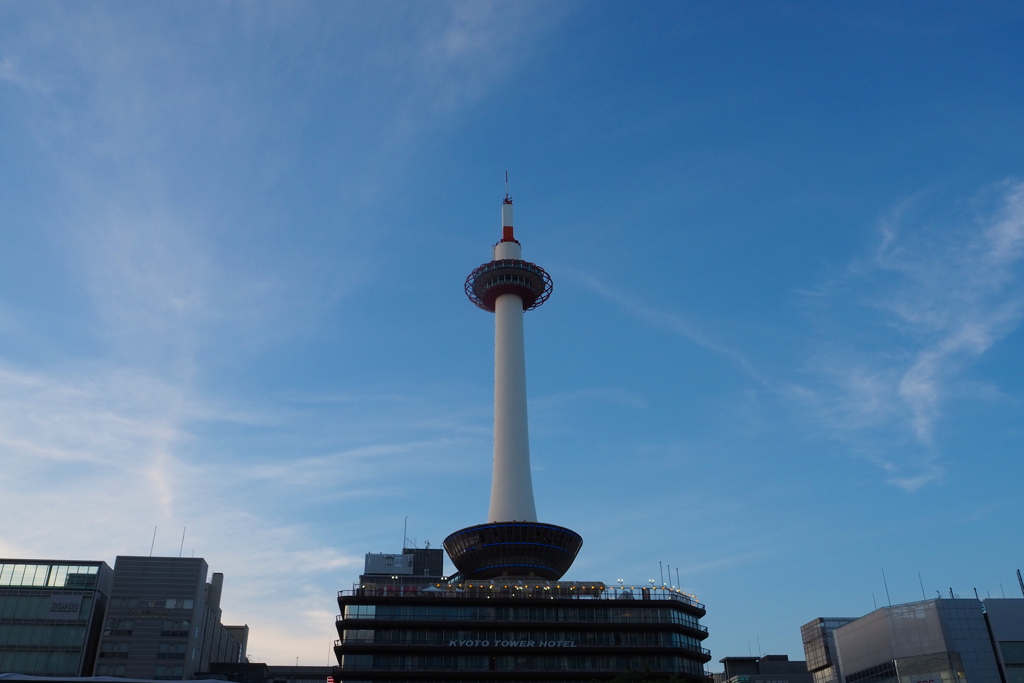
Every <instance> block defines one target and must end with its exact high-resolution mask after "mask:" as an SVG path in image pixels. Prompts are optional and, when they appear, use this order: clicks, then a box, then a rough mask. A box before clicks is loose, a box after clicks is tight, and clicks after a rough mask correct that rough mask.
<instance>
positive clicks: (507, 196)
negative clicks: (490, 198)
mask: <svg viewBox="0 0 1024 683" xmlns="http://www.w3.org/2000/svg"><path fill="white" fill-rule="evenodd" d="M511 202H512V195H510V194H509V193H508V171H505V203H506V204H509V203H511Z"/></svg>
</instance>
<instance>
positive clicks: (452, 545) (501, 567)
mask: <svg viewBox="0 0 1024 683" xmlns="http://www.w3.org/2000/svg"><path fill="white" fill-rule="evenodd" d="M582 546H583V537H582V536H580V535H579V534H578V533H576V532H575V531H573V530H571V529H566V528H565V527H561V526H555V525H554V524H544V523H543V522H491V523H489V524H477V525H476V526H471V527H467V528H465V529H461V530H459V531H456V532H455V533H453V534H451V535H450V536H449V537H448V538H446V539H444V549H445V550H446V551H448V556H449V557H450V558H451V559H452V563H453V564H454V565H455V567H456V569H458V570H459V572H460V573H461V574H462V575H463V577H465V578H467V579H493V578H497V577H499V576H521V577H537V578H540V579H546V580H548V581H557V580H558V579H560V578H562V575H564V574H565V573H566V572H567V571H569V567H571V566H572V563H573V560H575V559H576V553H578V552H579V551H580V548H581V547H582Z"/></svg>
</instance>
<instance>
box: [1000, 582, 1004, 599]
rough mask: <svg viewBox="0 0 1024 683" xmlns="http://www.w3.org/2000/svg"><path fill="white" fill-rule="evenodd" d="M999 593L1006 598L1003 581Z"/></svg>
mask: <svg viewBox="0 0 1024 683" xmlns="http://www.w3.org/2000/svg"><path fill="white" fill-rule="evenodd" d="M999 592H1000V593H1002V594H1003V597H1004V598H1005V597H1006V589H1005V588H1003V582H1002V581H1000V582H999Z"/></svg>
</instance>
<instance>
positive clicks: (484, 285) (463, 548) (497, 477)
mask: <svg viewBox="0 0 1024 683" xmlns="http://www.w3.org/2000/svg"><path fill="white" fill-rule="evenodd" d="M501 223H502V228H501V240H500V241H498V243H497V244H495V245H494V259H493V260H492V261H491V262H489V263H485V264H483V265H482V266H480V267H479V268H477V269H476V270H474V271H473V272H472V273H470V275H469V277H468V278H466V285H465V289H466V295H467V296H468V297H469V299H470V301H472V302H473V303H474V304H476V305H477V306H479V307H480V308H482V309H484V310H485V311H490V312H491V313H494V474H493V479H492V481H491V507H490V512H489V514H488V516H487V518H488V520H490V522H489V523H488V524H481V525H477V526H474V527H469V528H467V529H462V530H461V531H457V532H455V533H454V534H452V535H451V536H449V537H448V538H447V539H445V542H444V545H445V549H446V550H447V551H448V554H449V556H451V558H452V562H453V563H454V564H455V566H456V567H457V568H458V569H459V571H460V572H461V573H462V574H463V575H464V576H465V577H466V578H492V577H495V576H501V575H510V576H538V577H541V578H546V579H551V580H555V579H558V578H561V576H562V574H564V573H565V572H566V571H567V570H568V569H569V566H570V565H571V564H572V561H573V560H574V559H575V557H576V553H577V552H579V549H580V546H581V545H582V544H583V539H582V538H580V536H579V534H577V533H576V532H574V531H571V530H569V529H566V528H564V527H559V526H554V525H551V524H542V523H540V522H538V521H537V509H536V505H535V504H534V499H533V480H532V477H531V474H530V443H529V429H528V426H527V416H526V345H525V335H524V331H523V313H524V311H529V310H532V309H534V308H537V307H538V306H540V305H541V304H543V303H544V302H545V301H547V299H548V297H549V296H550V295H551V277H550V276H549V275H548V274H547V272H546V271H545V270H544V269H543V268H541V267H540V266H538V265H536V264H534V263H529V262H528V261H523V260H522V245H521V244H520V243H519V241H518V240H517V239H516V238H515V231H514V228H513V221H512V198H511V197H509V196H508V194H506V195H505V201H504V202H503V203H502V205H501Z"/></svg>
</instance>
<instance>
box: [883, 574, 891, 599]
mask: <svg viewBox="0 0 1024 683" xmlns="http://www.w3.org/2000/svg"><path fill="white" fill-rule="evenodd" d="M882 584H883V585H884V586H885V599H886V600H887V601H888V602H889V607H892V598H890V597H889V582H888V581H886V580H885V567H882Z"/></svg>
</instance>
